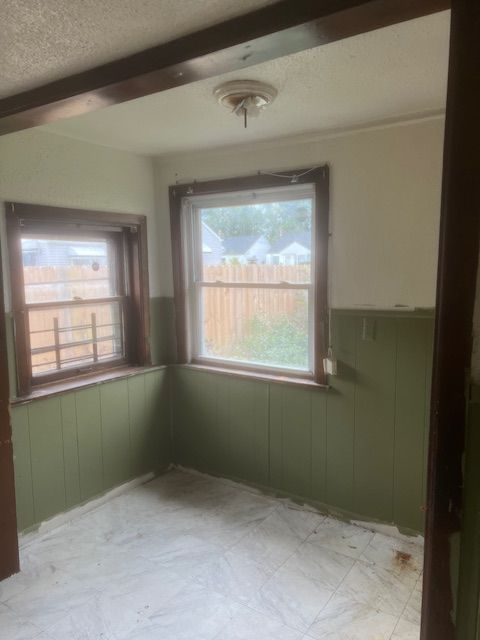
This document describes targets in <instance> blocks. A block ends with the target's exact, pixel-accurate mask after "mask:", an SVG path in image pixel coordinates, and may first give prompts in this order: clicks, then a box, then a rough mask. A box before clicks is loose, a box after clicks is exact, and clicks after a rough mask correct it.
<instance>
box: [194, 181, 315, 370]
mask: <svg viewBox="0 0 480 640" xmlns="http://www.w3.org/2000/svg"><path fill="white" fill-rule="evenodd" d="M307 198H308V199H311V200H312V214H311V216H312V219H311V235H312V242H311V271H310V282H298V283H297V282H286V281H278V282H253V281H242V282H240V281H237V282H229V281H221V280H216V281H208V280H203V279H202V278H201V277H200V274H203V255H202V250H201V248H202V225H201V214H200V212H201V210H202V209H205V208H208V207H219V206H225V207H228V206H231V207H234V206H239V205H241V204H252V202H258V203H260V202H261V203H263V202H285V201H287V202H288V201H291V200H296V199H307ZM315 210H316V202H315V192H314V188H313V185H301V186H291V185H289V186H285V187H277V188H275V189H269V190H268V191H267V192H262V191H256V192H255V193H252V192H250V193H249V194H245V193H240V194H235V193H230V194H221V195H217V196H215V197H214V198H204V197H202V196H200V197H199V198H198V199H193V198H190V199H187V198H185V199H184V202H183V207H182V214H183V215H182V218H183V221H182V229H183V234H184V237H185V238H186V243H185V245H184V254H183V259H184V262H185V265H186V271H185V273H186V279H187V282H186V295H187V300H186V308H187V323H188V325H187V326H188V336H187V341H188V345H189V351H190V354H191V361H192V362H194V363H198V364H215V365H217V366H218V365H221V366H223V367H226V368H234V369H245V370H247V371H248V370H251V371H261V372H265V373H272V374H276V375H278V374H286V375H288V376H292V377H301V378H310V379H313V378H314V377H315V368H316V366H318V364H317V363H316V362H315V307H316V304H315V295H316V287H315V272H316V269H315V260H316V252H315V247H316V243H315V241H314V238H315V233H316V216H315ZM203 288H222V289H272V290H299V291H306V292H307V305H308V306H307V318H308V368H307V369H299V368H291V367H287V366H283V365H279V366H277V365H272V364H263V363H257V362H251V361H242V360H237V359H233V358H232V359H226V358H219V357H214V356H209V355H205V354H204V353H203V352H202V345H203V313H202V289H203Z"/></svg>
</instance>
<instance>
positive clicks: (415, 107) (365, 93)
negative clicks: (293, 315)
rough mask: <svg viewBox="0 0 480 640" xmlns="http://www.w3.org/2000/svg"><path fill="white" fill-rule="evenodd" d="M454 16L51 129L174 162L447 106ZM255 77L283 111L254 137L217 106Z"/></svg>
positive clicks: (268, 116) (265, 120) (253, 128)
mask: <svg viewBox="0 0 480 640" xmlns="http://www.w3.org/2000/svg"><path fill="white" fill-rule="evenodd" d="M449 19H450V15H449V12H443V13H439V14H435V15H432V16H428V17H425V18H419V19H417V20H413V21H410V22H405V23H402V24H398V25H395V26H392V27H387V28H385V29H380V30H378V31H373V32H370V33H366V34H362V35H360V36H356V37H354V38H349V39H346V40H341V41H339V42H335V43H331V44H329V45H325V46H323V47H318V48H315V49H310V50H308V51H304V52H301V53H299V54H294V55H291V56H287V57H284V58H279V59H277V60H274V61H271V62H268V63H264V64H261V65H257V66H254V67H250V68H249V69H247V70H244V71H242V72H235V73H230V74H228V75H225V76H222V77H219V78H212V79H209V80H205V81H201V82H197V83H194V84H190V85H186V86H183V87H178V88H175V89H172V90H170V91H165V92H163V93H159V94H155V95H151V96H148V97H145V98H140V99H138V100H134V101H131V102H128V103H124V104H121V105H117V106H114V107H108V108H105V109H103V110H100V111H96V112H94V113H89V114H86V115H83V116H80V117H77V118H72V119H70V120H63V121H60V122H57V123H54V124H52V125H48V126H46V127H43V129H44V130H46V131H52V132H56V133H59V134H63V135H67V136H71V137H74V138H79V139H82V140H87V141H91V142H95V143H98V144H103V145H107V146H112V147H117V148H122V149H126V150H130V151H134V152H138V153H146V154H168V153H177V152H183V151H189V150H198V149H202V148H211V147H217V146H222V145H227V144H234V143H242V142H252V141H259V140H269V139H274V138H278V137H282V136H287V135H294V134H302V133H308V132H314V131H322V130H328V129H335V128H341V127H349V126H355V125H358V124H364V123H370V122H377V121H380V120H383V119H390V118H393V119H395V118H402V117H408V116H412V115H415V116H418V115H421V114H427V113H431V112H435V111H440V110H443V109H444V107H445V95H446V80H447V64H448V33H449ZM241 77H248V78H252V79H255V80H263V81H267V82H270V83H272V84H273V85H274V86H275V87H276V88H277V89H278V91H279V94H278V97H277V99H276V101H275V102H274V104H273V105H272V106H271V107H269V109H268V110H267V111H266V112H265V113H263V114H262V115H261V116H260V117H259V118H257V119H255V120H254V119H252V120H251V121H250V123H249V126H248V129H247V130H245V129H243V126H242V121H241V119H240V118H237V117H235V116H233V115H232V114H230V113H229V112H228V111H227V110H226V109H224V108H223V107H220V106H219V105H217V104H216V102H215V100H214V99H213V97H212V90H213V88H214V87H215V86H216V85H217V84H218V83H219V82H221V81H223V80H231V79H233V78H241Z"/></svg>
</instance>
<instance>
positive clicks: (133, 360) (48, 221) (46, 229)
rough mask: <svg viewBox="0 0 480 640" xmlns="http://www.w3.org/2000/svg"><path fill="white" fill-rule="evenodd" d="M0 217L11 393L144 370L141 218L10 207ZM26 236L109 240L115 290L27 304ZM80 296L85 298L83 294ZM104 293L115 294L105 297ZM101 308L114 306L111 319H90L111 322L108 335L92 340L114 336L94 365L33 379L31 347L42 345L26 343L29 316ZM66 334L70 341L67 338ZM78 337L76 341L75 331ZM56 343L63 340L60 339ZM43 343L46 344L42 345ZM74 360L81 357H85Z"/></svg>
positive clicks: (143, 239)
mask: <svg viewBox="0 0 480 640" xmlns="http://www.w3.org/2000/svg"><path fill="white" fill-rule="evenodd" d="M6 214H7V215H6V221H7V242H8V253H9V260H10V274H11V282H12V288H11V291H12V310H13V319H14V326H15V351H16V362H17V394H18V395H19V396H22V395H26V394H29V393H30V392H31V391H32V387H34V386H37V385H40V384H44V383H48V382H54V381H59V380H62V381H63V380H65V381H66V382H67V381H68V380H69V379H70V380H71V379H72V378H74V377H75V375H77V374H80V373H81V374H83V373H87V372H88V373H90V372H99V371H107V370H108V369H113V368H115V367H118V366H124V365H126V364H132V365H149V364H150V362H151V360H150V348H149V343H148V335H149V287H148V265H147V228H146V217H145V216H142V215H134V214H122V213H120V214H119V213H110V212H104V211H87V210H80V209H66V208H59V207H51V206H45V205H31V204H24V203H12V202H8V203H6ZM31 234H32V235H35V236H37V237H43V238H45V237H49V236H62V237H63V238H65V240H67V239H68V238H70V239H71V240H72V242H75V240H77V239H78V240H83V239H88V240H90V239H92V240H94V239H97V238H98V239H103V240H105V239H106V240H108V241H110V242H112V241H113V243H114V246H115V250H114V251H112V253H111V257H112V258H113V259H112V261H111V264H112V275H113V277H115V281H116V289H113V290H110V291H109V292H108V294H107V292H105V294H107V295H105V294H104V293H103V292H102V291H100V292H99V293H100V296H99V297H92V296H90V295H89V296H88V297H82V298H81V299H71V298H67V299H63V300H56V299H49V300H39V301H32V302H28V303H27V301H26V291H25V278H24V273H23V258H22V250H21V239H22V237H28V236H29V235H31ZM86 293H87V294H88V290H87V291H86ZM110 293H111V294H115V295H110ZM49 297H50V296H49ZM101 304H112V305H115V304H116V305H117V306H116V307H115V306H112V309H111V312H110V313H111V314H112V315H111V316H105V317H102V316H99V315H98V313H97V314H96V318H97V322H98V325H102V324H105V323H110V322H111V323H112V327H111V328H112V331H111V332H109V331H108V329H107V328H106V327H105V326H103V327H99V328H98V334H97V335H98V336H100V337H102V335H103V334H106V333H111V334H112V335H115V338H113V339H112V344H111V347H110V345H109V346H108V347H106V346H104V345H105V344H107V345H108V342H107V343H105V342H99V343H98V352H97V355H98V361H97V362H86V363H85V364H84V365H80V362H79V366H71V367H66V366H65V367H64V368H62V369H60V370H55V369H53V368H52V370H51V371H49V372H41V373H36V374H35V375H34V369H33V366H32V365H33V364H34V362H33V360H32V356H31V342H33V343H34V345H35V347H37V346H40V345H41V344H42V342H43V341H42V340H37V339H35V340H31V335H30V332H29V314H31V313H32V312H35V311H37V312H38V311H41V310H42V308H43V309H46V310H48V309H52V308H60V309H64V310H65V311H66V310H67V307H73V308H75V307H77V308H78V307H79V306H80V305H89V306H90V307H91V308H92V309H91V311H92V313H93V312H95V309H94V307H95V306H97V305H101ZM89 312H90V310H87V311H86V315H85V314H83V315H85V324H89V323H90V324H91V325H93V326H96V322H95V321H94V319H93V318H92V317H91V316H90V313H89ZM103 313H104V311H103V310H102V314H103ZM32 321H33V320H32ZM90 321H91V322H90ZM47 324H48V326H49V328H53V325H52V323H51V322H50V321H49V320H47ZM67 324H68V323H67ZM77 324H79V325H80V324H82V325H83V324H84V323H83V319H80V318H79V322H78V323H77ZM40 328H42V327H40ZM85 333H86V335H85V338H87V337H88V338H89V337H90V336H91V334H90V332H89V331H88V330H87V329H85ZM45 335H48V334H45ZM67 335H68V337H70V334H67ZM78 337H79V339H80V338H82V333H81V332H79V334H78ZM61 339H67V338H66V336H64V335H62V336H61ZM72 340H73V334H72ZM44 341H45V342H47V340H44ZM100 345H102V346H100ZM88 350H90V351H91V348H90V347H84V351H88ZM72 351H73V353H72V357H73V356H74V355H76V353H75V351H74V350H72ZM79 351H80V349H79ZM120 351H121V356H120ZM109 352H112V353H113V354H114V357H112V358H110V357H109ZM62 355H64V356H65V358H67V357H68V356H69V355H70V354H69V352H68V351H66V352H63V354H62ZM80 355H86V353H85V354H80ZM52 356H53V354H52ZM52 359H53V358H52ZM49 364H50V363H49ZM37 370H38V369H37ZM69 384H72V383H71V382H70V383H69ZM12 391H13V392H14V390H12Z"/></svg>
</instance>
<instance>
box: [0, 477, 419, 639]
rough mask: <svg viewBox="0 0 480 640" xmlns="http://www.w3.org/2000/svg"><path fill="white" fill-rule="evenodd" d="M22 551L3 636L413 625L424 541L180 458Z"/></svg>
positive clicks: (306, 632) (6, 599)
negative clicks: (322, 511)
mask: <svg viewBox="0 0 480 640" xmlns="http://www.w3.org/2000/svg"><path fill="white" fill-rule="evenodd" d="M397 551H398V552H401V553H400V555H399V554H398V553H397ZM402 554H408V556H407V555H402ZM21 559H22V572H21V573H20V574H18V575H16V576H13V577H12V578H9V579H8V580H6V581H4V582H1V583H0V640H31V639H32V638H35V639H36V640H193V639H195V640H310V639H313V640H320V639H321V640H324V639H325V640H387V639H391V640H417V639H418V637H419V619H420V601H421V580H420V575H421V560H422V547H421V546H420V545H417V544H415V543H412V542H403V541H400V540H397V539H395V538H391V537H388V536H385V535H381V534H378V533H377V534H374V533H372V532H370V531H368V530H366V529H362V528H360V527H356V526H353V525H348V524H343V523H341V522H338V521H336V520H333V519H331V518H326V517H324V516H321V515H318V514H316V513H312V512H311V511H308V510H305V509H300V508H298V507H296V506H295V505H293V504H290V503H286V502H285V501H279V500H274V499H272V498H269V497H265V496H263V495H260V494H257V493H254V492H251V491H249V490H246V489H245V490H244V489H242V488H239V487H238V486H233V485H232V484H230V483H226V482H223V481H221V480H216V479H211V478H207V477H204V476H198V475H194V474H188V473H183V472H179V471H172V472H170V473H168V474H166V475H164V476H161V477H160V478H157V479H156V480H154V481H152V482H150V483H148V484H146V485H143V486H141V487H138V488H136V489H133V490H131V491H129V492H128V493H124V494H122V495H121V496H119V497H117V498H115V499H113V500H111V501H110V502H108V503H106V504H104V505H103V506H100V507H98V508H97V509H95V510H94V511H91V512H89V513H87V514H86V515H83V516H82V517H79V518H77V519H75V520H74V521H72V522H71V523H69V524H67V525H64V526H63V527H61V528H58V529H56V530H54V531H52V532H50V533H48V534H43V535H41V536H40V535H38V536H36V537H34V538H33V539H30V540H29V541H28V544H26V545H25V546H24V547H23V548H22V551H21Z"/></svg>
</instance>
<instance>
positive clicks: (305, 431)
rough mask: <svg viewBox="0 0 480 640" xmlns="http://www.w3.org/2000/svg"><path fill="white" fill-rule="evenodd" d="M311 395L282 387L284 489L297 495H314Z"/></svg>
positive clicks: (288, 387) (289, 387)
mask: <svg viewBox="0 0 480 640" xmlns="http://www.w3.org/2000/svg"><path fill="white" fill-rule="evenodd" d="M311 421H312V408H311V392H310V391H309V390H307V389H297V388H294V387H292V386H285V387H284V388H283V411H282V447H283V469H282V489H283V490H284V491H286V492H288V493H293V494H294V495H296V496H304V497H306V498H308V497H310V496H311V491H312V486H311V469H312V464H311V455H312V430H311V426H312V422H311Z"/></svg>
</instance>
